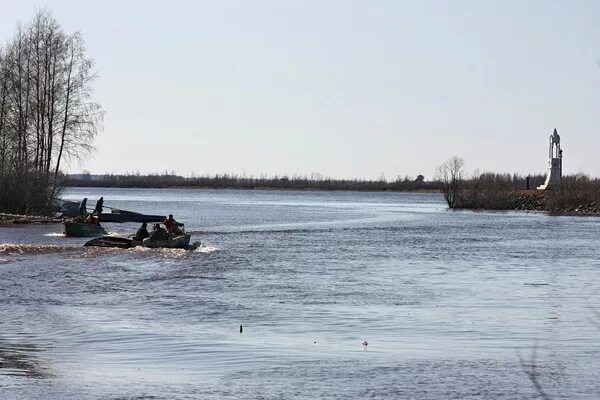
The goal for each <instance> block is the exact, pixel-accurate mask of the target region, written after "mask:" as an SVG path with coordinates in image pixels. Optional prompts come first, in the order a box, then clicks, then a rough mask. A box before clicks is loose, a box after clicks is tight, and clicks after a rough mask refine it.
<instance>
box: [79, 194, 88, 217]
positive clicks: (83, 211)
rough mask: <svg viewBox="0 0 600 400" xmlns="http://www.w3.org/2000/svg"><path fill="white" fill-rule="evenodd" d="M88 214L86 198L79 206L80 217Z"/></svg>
mask: <svg viewBox="0 0 600 400" xmlns="http://www.w3.org/2000/svg"><path fill="white" fill-rule="evenodd" d="M86 214H87V197H84V199H83V200H81V203H80V204H79V215H81V216H84V215H86Z"/></svg>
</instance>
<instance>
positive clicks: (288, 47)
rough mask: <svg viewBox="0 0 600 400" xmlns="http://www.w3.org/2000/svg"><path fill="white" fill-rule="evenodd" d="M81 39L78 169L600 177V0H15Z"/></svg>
mask: <svg viewBox="0 0 600 400" xmlns="http://www.w3.org/2000/svg"><path fill="white" fill-rule="evenodd" d="M40 7H47V8H48V9H49V10H51V11H52V13H53V14H54V16H55V17H56V18H57V19H58V20H59V22H60V23H61V24H62V25H63V26H64V27H65V29H66V30H67V31H75V30H79V31H81V32H82V33H83V34H84V37H85V39H86V41H87V45H88V54H89V56H91V57H92V58H94V59H95V60H96V64H97V71H98V74H99V78H98V80H97V82H96V85H95V87H96V96H95V98H96V100H97V101H98V102H99V103H101V104H102V105H103V107H104V108H105V110H106V118H105V124H104V125H105V129H104V132H102V133H101V134H100V136H99V137H98V138H97V140H96V146H97V152H96V155H95V157H94V158H93V159H90V160H88V161H87V162H86V163H85V164H84V165H73V166H72V167H71V170H72V171H73V172H76V171H80V170H82V169H87V170H90V171H92V172H95V173H104V172H126V171H136V170H139V171H140V172H154V171H157V172H161V171H164V170H174V171H176V172H178V173H180V174H186V175H187V174H190V173H191V172H192V171H193V172H195V173H196V174H202V173H210V174H214V173H224V172H229V173H243V172H245V173H246V174H261V173H266V174H290V175H291V174H310V173H312V172H319V173H321V174H323V175H326V176H333V177H364V178H375V177H378V176H380V175H381V173H384V174H385V176H386V177H387V178H388V179H391V178H395V177H396V176H397V175H399V174H400V175H404V174H408V175H413V176H414V175H416V174H418V173H423V174H424V175H426V176H428V177H430V176H431V175H432V174H433V171H434V168H435V166H436V165H438V164H440V163H441V162H442V161H443V160H444V159H446V158H447V157H449V156H451V155H454V154H457V155H459V156H461V157H463V158H464V159H465V160H466V164H467V168H468V169H470V170H473V169H475V168H479V169H480V170H494V171H506V172H520V173H523V174H526V173H532V172H542V171H543V170H544V169H545V167H546V157H547V137H548V135H550V133H552V130H553V129H554V128H555V127H556V128H558V130H559V133H560V134H561V136H562V141H563V149H564V154H565V160H564V165H565V171H566V172H569V173H570V172H586V173H589V174H592V175H600V157H599V156H598V153H599V152H600V131H599V129H598V128H599V127H600V67H599V64H598V60H599V59H600V1H578V0H571V1H550V0H548V1H524V0H520V1H400V0H396V1H348V0H345V1H342V0H330V1H322V0H321V1H307V0H303V1H283V0H279V1H275V0H273V1H250V0H248V1H225V0H218V1H217V0H215V1H169V2H165V1H161V2H153V1H74V0H73V1H60V0H56V1H53V0H47V1H39V0H38V1H36V0H33V1H30V0H19V1H6V0H0V40H2V41H5V40H6V39H7V38H8V37H9V36H10V35H12V32H13V31H14V27H15V25H16V23H17V21H18V20H21V21H27V20H29V19H30V18H31V16H32V15H33V14H34V12H35V10H36V9H38V8H40Z"/></svg>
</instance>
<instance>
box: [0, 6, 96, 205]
mask: <svg viewBox="0 0 600 400" xmlns="http://www.w3.org/2000/svg"><path fill="white" fill-rule="evenodd" d="M93 67H94V63H93V61H92V60H91V59H89V58H87V57H86V54H85V45H84V41H83V38H82V36H81V35H80V34H79V33H73V34H68V33H66V32H64V30H63V29H62V27H61V26H60V25H59V23H58V22H57V21H56V20H55V19H54V18H53V17H52V15H51V14H50V13H49V12H48V11H46V10H42V11H39V12H38V13H36V15H35V16H34V18H33V19H32V20H31V21H30V22H29V23H28V24H27V25H18V26H17V29H16V32H15V34H14V36H13V38H12V39H10V40H8V41H7V42H6V43H5V44H4V45H2V44H0V211H3V212H14V213H29V212H40V211H43V210H46V209H48V208H49V207H50V205H51V204H52V201H53V200H54V198H55V197H56V196H57V194H58V193H59V191H60V188H61V182H62V175H61V167H64V164H65V162H66V161H68V160H69V159H73V158H79V159H81V158H83V157H85V156H86V155H88V154H89V153H90V152H91V151H92V145H91V143H92V140H93V138H94V137H95V136H96V134H97V132H98V130H99V128H100V126H101V122H102V116H103V113H102V108H101V107H100V106H99V105H98V104H96V103H94V102H93V101H92V100H91V84H92V82H93V81H94V78H95V76H96V75H95V73H94V68H93Z"/></svg>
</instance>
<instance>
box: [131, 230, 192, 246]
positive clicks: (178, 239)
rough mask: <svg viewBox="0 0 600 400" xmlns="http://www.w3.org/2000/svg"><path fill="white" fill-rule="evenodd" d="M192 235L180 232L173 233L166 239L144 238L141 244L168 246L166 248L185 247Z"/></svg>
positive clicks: (188, 244)
mask: <svg viewBox="0 0 600 400" xmlns="http://www.w3.org/2000/svg"><path fill="white" fill-rule="evenodd" d="M191 237H192V235H190V234H189V233H180V234H175V235H169V238H168V239H165V240H157V239H152V238H146V239H144V241H143V242H142V246H144V247H150V248H159V247H160V248H168V249H186V248H188V247H189V246H190V238H191Z"/></svg>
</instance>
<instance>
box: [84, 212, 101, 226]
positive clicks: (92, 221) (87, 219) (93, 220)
mask: <svg viewBox="0 0 600 400" xmlns="http://www.w3.org/2000/svg"><path fill="white" fill-rule="evenodd" d="M85 223H86V224H89V225H98V226H100V223H99V222H98V218H96V217H94V216H93V215H92V214H88V216H87V217H85Z"/></svg>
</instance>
